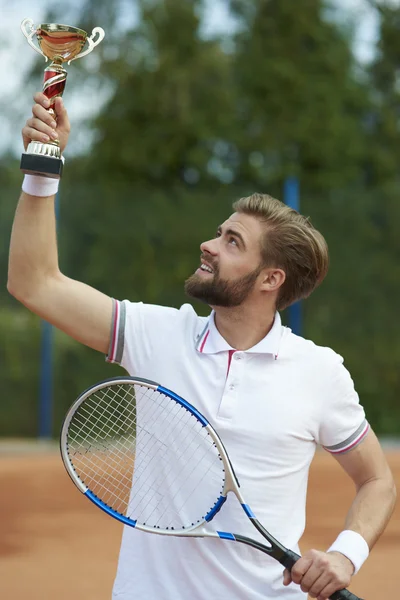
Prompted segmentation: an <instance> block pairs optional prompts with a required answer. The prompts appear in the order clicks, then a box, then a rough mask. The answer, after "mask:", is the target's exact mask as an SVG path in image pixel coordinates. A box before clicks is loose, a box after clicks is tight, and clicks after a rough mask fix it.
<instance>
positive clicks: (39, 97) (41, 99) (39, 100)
mask: <svg viewBox="0 0 400 600" xmlns="http://www.w3.org/2000/svg"><path fill="white" fill-rule="evenodd" d="M33 99H34V101H35V104H40V106H43V107H44V108H49V107H50V100H49V99H48V98H47V96H45V95H44V94H43V92H37V93H36V94H35V95H34V96H33Z"/></svg>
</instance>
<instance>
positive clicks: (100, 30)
mask: <svg viewBox="0 0 400 600" xmlns="http://www.w3.org/2000/svg"><path fill="white" fill-rule="evenodd" d="M96 34H97V35H98V38H97V40H95V41H93V38H94V37H95V36H96ZM104 36H105V33H104V29H103V28H102V27H95V28H94V29H93V31H92V35H91V36H90V37H89V38H87V40H86V41H87V43H88V48H87V49H86V50H85V51H84V52H81V53H80V54H77V55H76V56H74V58H71V60H69V61H68V64H71V62H72V61H73V60H76V59H77V58H82V56H86V54H89V52H91V51H92V50H93V48H94V47H95V46H97V45H98V44H100V42H101V40H102V39H103V38H104ZM28 41H29V40H28Z"/></svg>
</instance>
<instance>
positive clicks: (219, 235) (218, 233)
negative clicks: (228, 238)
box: [215, 229, 221, 238]
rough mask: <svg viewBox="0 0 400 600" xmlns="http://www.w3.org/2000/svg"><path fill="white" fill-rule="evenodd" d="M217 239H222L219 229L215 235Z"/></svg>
mask: <svg viewBox="0 0 400 600" xmlns="http://www.w3.org/2000/svg"><path fill="white" fill-rule="evenodd" d="M215 237H216V238H219V237H221V231H220V230H219V229H218V231H217V233H216V234H215Z"/></svg>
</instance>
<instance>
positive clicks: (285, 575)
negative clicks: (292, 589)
mask: <svg viewBox="0 0 400 600" xmlns="http://www.w3.org/2000/svg"><path fill="white" fill-rule="evenodd" d="M290 583H292V576H291V575H290V571H289V570H288V569H285V570H284V571H283V585H289V584H290Z"/></svg>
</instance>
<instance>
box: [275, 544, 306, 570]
mask: <svg viewBox="0 0 400 600" xmlns="http://www.w3.org/2000/svg"><path fill="white" fill-rule="evenodd" d="M299 558H301V556H300V554H296V552H293V550H289V549H287V550H286V551H285V554H284V556H283V558H281V559H280V560H279V562H280V563H281V565H283V566H284V567H285V568H286V569H288V571H291V570H292V567H293V565H294V564H295V563H297V561H298V560H299Z"/></svg>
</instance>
